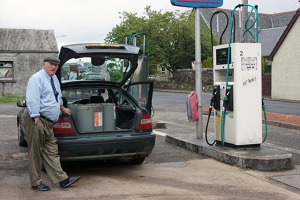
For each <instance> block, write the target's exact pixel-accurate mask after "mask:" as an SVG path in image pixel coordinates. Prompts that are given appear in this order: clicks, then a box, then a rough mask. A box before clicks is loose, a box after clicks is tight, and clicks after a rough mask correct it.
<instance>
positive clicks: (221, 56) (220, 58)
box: [216, 47, 231, 65]
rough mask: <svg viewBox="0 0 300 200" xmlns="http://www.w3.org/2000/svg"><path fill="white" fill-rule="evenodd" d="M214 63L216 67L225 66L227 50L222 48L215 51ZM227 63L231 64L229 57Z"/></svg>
mask: <svg viewBox="0 0 300 200" xmlns="http://www.w3.org/2000/svg"><path fill="white" fill-rule="evenodd" d="M216 56H217V57H216V61H217V65H225V64H227V57H228V48H227V47H226V48H222V49H217V50H216ZM229 63H231V57H229Z"/></svg>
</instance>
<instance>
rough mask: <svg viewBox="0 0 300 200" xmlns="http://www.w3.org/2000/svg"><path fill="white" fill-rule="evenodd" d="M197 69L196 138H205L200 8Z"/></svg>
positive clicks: (196, 16)
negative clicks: (197, 115)
mask: <svg viewBox="0 0 300 200" xmlns="http://www.w3.org/2000/svg"><path fill="white" fill-rule="evenodd" d="M195 48H196V51H195V58H196V61H195V68H196V93H197V97H198V114H199V120H198V121H197V124H196V138H197V139H202V138H203V119H202V65H201V36H200V8H195Z"/></svg>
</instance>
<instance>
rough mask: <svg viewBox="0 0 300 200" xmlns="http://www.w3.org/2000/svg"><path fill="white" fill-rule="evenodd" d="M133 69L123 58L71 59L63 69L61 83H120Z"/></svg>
mask: <svg viewBox="0 0 300 200" xmlns="http://www.w3.org/2000/svg"><path fill="white" fill-rule="evenodd" d="M131 67H132V63H131V62H130V61H129V60H127V59H123V58H103V59H102V58H101V59H98V58H97V59H95V58H93V59H92V58H90V57H82V58H77V59H71V60H69V61H67V62H66V63H65V64H64V65H63V66H62V68H61V71H60V72H61V81H62V82H65V81H70V80H72V81H76V80H78V81H80V80H102V81H109V82H116V83H118V82H120V81H121V80H122V79H123V76H124V74H125V73H126V72H128V71H129V70H130V68H131Z"/></svg>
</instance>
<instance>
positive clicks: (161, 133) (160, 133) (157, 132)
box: [153, 130, 167, 137]
mask: <svg viewBox="0 0 300 200" xmlns="http://www.w3.org/2000/svg"><path fill="white" fill-rule="evenodd" d="M153 133H154V134H156V135H160V136H163V137H165V136H166V135H167V134H166V133H163V132H159V131H156V130H153Z"/></svg>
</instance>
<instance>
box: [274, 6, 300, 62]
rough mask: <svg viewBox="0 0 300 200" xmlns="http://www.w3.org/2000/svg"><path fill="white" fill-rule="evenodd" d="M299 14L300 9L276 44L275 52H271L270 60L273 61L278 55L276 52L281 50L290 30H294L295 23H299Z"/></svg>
mask: <svg viewBox="0 0 300 200" xmlns="http://www.w3.org/2000/svg"><path fill="white" fill-rule="evenodd" d="M299 13H300V9H298V10H297V11H296V13H295V15H294V16H293V18H292V20H291V21H290V23H289V24H288V26H287V27H286V29H285V31H284V32H283V34H282V35H281V37H280V38H279V40H278V42H277V43H276V45H275V47H274V49H273V51H272V52H271V54H270V56H269V60H270V61H273V58H274V56H275V54H276V52H277V51H278V49H279V48H280V46H281V44H282V43H283V41H284V40H285V38H286V36H287V35H288V34H289V32H290V30H291V29H292V27H293V26H294V24H295V22H296V21H297V19H298V17H299Z"/></svg>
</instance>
